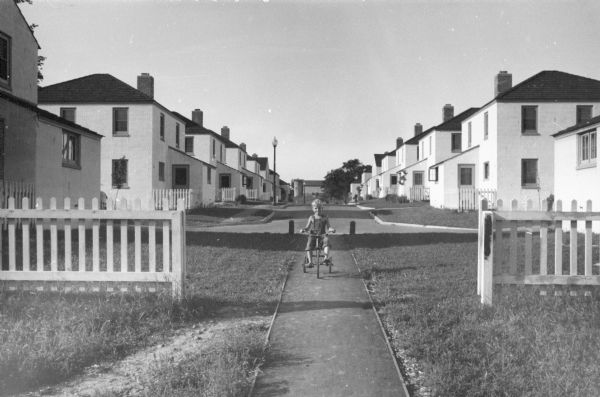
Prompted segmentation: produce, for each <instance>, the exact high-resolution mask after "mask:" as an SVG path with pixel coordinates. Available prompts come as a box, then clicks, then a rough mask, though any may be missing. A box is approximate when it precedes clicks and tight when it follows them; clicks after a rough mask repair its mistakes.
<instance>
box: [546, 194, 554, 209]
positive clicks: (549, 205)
mask: <svg viewBox="0 0 600 397" xmlns="http://www.w3.org/2000/svg"><path fill="white" fill-rule="evenodd" d="M546 202H547V203H548V208H547V210H548V211H552V206H553V205H554V194H550V196H548V197H547V198H546Z"/></svg>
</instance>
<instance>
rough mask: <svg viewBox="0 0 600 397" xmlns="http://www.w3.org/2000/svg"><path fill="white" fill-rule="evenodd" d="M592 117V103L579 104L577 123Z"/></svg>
mask: <svg viewBox="0 0 600 397" xmlns="http://www.w3.org/2000/svg"><path fill="white" fill-rule="evenodd" d="M591 118H592V105H577V121H576V124H579V123H583V122H584V121H588V120H589V119H591Z"/></svg>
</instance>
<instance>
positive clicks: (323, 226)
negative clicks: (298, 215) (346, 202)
mask: <svg viewBox="0 0 600 397" xmlns="http://www.w3.org/2000/svg"><path fill="white" fill-rule="evenodd" d="M309 224H310V225H311V230H312V231H314V232H316V233H318V234H325V233H326V232H327V228H328V227H329V219H328V218H327V215H321V216H320V217H319V218H316V217H315V216H314V215H311V216H310V218H309Z"/></svg>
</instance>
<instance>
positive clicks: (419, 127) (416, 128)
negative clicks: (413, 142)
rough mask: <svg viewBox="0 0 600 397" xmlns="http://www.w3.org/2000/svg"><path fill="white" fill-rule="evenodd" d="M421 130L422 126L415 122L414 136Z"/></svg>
mask: <svg viewBox="0 0 600 397" xmlns="http://www.w3.org/2000/svg"><path fill="white" fill-rule="evenodd" d="M422 132H423V126H422V125H421V123H417V124H415V136H417V135H420V134H421V133H422Z"/></svg>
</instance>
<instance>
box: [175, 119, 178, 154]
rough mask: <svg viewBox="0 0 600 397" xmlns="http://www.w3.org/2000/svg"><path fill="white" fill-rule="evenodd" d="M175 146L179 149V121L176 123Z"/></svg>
mask: <svg viewBox="0 0 600 397" xmlns="http://www.w3.org/2000/svg"><path fill="white" fill-rule="evenodd" d="M175 147H176V148H177V149H179V123H177V124H175Z"/></svg>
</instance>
